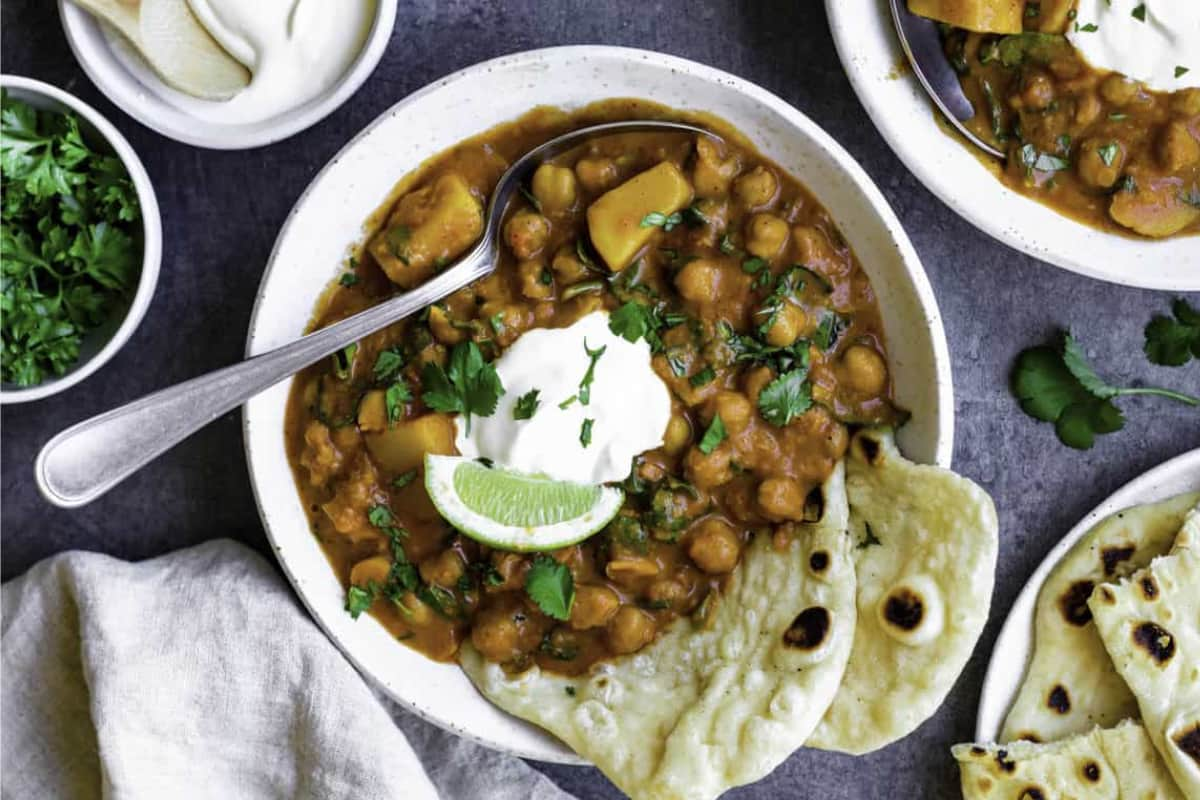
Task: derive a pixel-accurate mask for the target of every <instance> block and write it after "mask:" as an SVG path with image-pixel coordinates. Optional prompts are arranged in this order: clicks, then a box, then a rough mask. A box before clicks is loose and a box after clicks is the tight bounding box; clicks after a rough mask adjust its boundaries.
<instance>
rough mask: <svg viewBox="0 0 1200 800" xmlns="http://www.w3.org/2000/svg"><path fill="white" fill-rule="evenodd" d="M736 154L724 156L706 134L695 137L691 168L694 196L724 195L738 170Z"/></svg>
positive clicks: (718, 146)
mask: <svg viewBox="0 0 1200 800" xmlns="http://www.w3.org/2000/svg"><path fill="white" fill-rule="evenodd" d="M738 167H739V164H738V159H737V157H736V156H730V157H729V158H724V157H723V154H722V153H721V147H720V145H718V144H717V143H716V142H715V141H713V140H712V139H710V138H708V137H707V136H698V137H696V166H695V167H694V168H693V169H692V185H693V186H695V187H696V196H697V197H701V198H705V197H724V196H725V195H726V194H728V193H729V184H730V183H731V182H732V181H733V176H734V175H736V174H737V171H738Z"/></svg>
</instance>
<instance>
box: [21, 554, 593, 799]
mask: <svg viewBox="0 0 1200 800" xmlns="http://www.w3.org/2000/svg"><path fill="white" fill-rule="evenodd" d="M0 603H2V616H0V661H2V665H3V675H4V680H3V684H2V686H0V704H2V709H3V713H2V714H0V734H2V736H3V741H4V747H3V762H2V766H3V773H2V778H0V794H2V795H3V797H4V798H5V799H6V800H7V799H8V798H14V800H21V799H23V798H93V797H96V798H100V797H104V798H119V799H121V800H123V799H124V798H133V799H134V800H140V798H153V800H162V799H163V798H171V800H176V798H220V800H228V799H229V798H247V799H249V800H257V798H320V799H321V800H323V799H324V798H343V797H345V798H355V800H366V799H367V798H371V799H373V798H405V799H406V800H425V798H436V797H439V796H440V797H443V798H452V800H460V799H462V800H471V798H488V800H518V799H520V800H525V799H526V798H533V799H534V800H569V798H570V796H569V795H567V794H566V793H564V792H562V791H561V790H560V789H559V788H558V787H556V786H555V785H554V784H553V783H552V782H551V781H550V780H549V779H547V778H546V777H545V776H543V775H542V774H541V773H539V772H537V771H536V770H534V769H532V768H531V767H529V766H528V765H526V764H525V763H524V762H522V761H521V760H519V759H516V758H512V757H509V756H504V755H501V754H499V753H496V752H493V751H490V750H487V749H485V748H483V747H480V746H479V745H476V744H473V743H471V742H468V741H466V740H464V739H459V738H458V737H455V736H453V735H451V734H448V733H445V732H443V731H441V730H439V729H437V728H435V727H434V726H432V725H430V724H428V723H426V722H424V721H423V720H420V719H418V718H417V717H415V716H413V715H411V714H407V713H405V712H404V711H402V710H400V709H399V708H398V707H397V706H395V705H393V704H390V703H388V702H387V701H385V700H382V699H381V698H377V697H376V695H374V694H373V693H372V690H371V689H370V688H369V687H368V686H367V684H366V683H365V682H364V681H363V679H362V678H361V677H360V676H359V675H358V673H357V672H355V670H354V668H353V667H352V666H351V665H350V664H349V662H347V661H346V660H345V658H343V657H342V655H341V653H340V652H338V650H337V648H335V647H334V646H333V645H332V644H331V643H330V642H329V640H328V639H326V638H325V636H324V635H323V634H322V633H321V631H320V630H319V629H318V628H317V626H316V625H315V624H314V623H313V622H312V621H311V620H310V619H309V618H308V615H307V614H306V613H305V612H304V611H303V609H302V608H301V607H300V606H299V605H298V604H297V602H296V600H295V599H294V598H293V596H292V594H291V592H290V590H289V589H288V587H287V586H286V585H285V584H284V582H283V581H282V580H281V579H280V577H279V576H278V574H276V572H275V571H274V570H273V569H272V568H271V567H270V566H269V565H268V564H267V563H266V562H265V561H264V560H263V559H262V558H261V557H260V556H258V555H257V554H256V553H254V552H253V551H251V550H249V549H248V548H246V547H244V546H242V545H240V544H237V543H235V542H232V541H228V540H225V541H214V542H208V543H206V544H202V545H200V546H198V547H193V548H191V549H188V550H182V551H179V552H177V553H173V554H171V555H167V556H163V557H162V558H156V559H153V560H151V561H145V562H142V563H139V564H130V563H126V562H123V561H118V560H116V559H113V558H110V557H108V556H103V555H98V554H95V553H81V552H73V553H65V554H62V555H58V556H55V557H53V558H50V559H47V560H46V561H43V562H42V563H40V564H38V565H37V566H35V567H34V568H33V569H31V570H30V571H29V572H28V573H26V574H25V575H23V576H21V577H20V578H17V579H15V580H13V581H10V582H8V583H6V584H5V585H4V587H3V590H2V592H0ZM398 726H399V727H398Z"/></svg>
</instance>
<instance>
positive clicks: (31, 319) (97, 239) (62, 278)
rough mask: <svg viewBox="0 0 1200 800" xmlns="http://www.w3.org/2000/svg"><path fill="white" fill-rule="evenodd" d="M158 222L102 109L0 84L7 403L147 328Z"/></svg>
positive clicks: (2, 395) (74, 375)
mask: <svg viewBox="0 0 1200 800" xmlns="http://www.w3.org/2000/svg"><path fill="white" fill-rule="evenodd" d="M161 257H162V224H161V220H160V219H159V213H158V201H157V200H156V199H155V196H154V188H153V187H152V186H151V184H150V177H149V176H148V175H147V174H146V170H145V168H144V167H143V166H142V162H141V161H140V160H139V159H138V157H137V155H136V154H135V153H134V152H133V148H132V147H130V145H129V142H127V141H126V140H125V137H123V136H122V135H121V134H120V133H119V132H118V131H117V129H116V128H114V127H113V126H112V124H110V123H109V122H108V121H107V120H106V119H104V117H102V116H101V115H100V113H99V112H97V111H96V110H95V109H93V108H92V107H91V106H89V105H87V104H86V103H84V102H82V101H81V100H79V99H78V98H76V97H74V96H72V95H70V94H68V93H66V92H64V91H62V90H61V89H56V88H54V87H53V86H50V85H49V84H45V83H42V82H41V81H35V80H31V79H29V78H22V77H17V76H12V75H3V76H0V335H2V342H0V403H23V402H27V401H30V400H38V399H40V398H43V397H48V396H49V395H52V394H56V393H58V392H61V391H63V390H64V389H67V388H68V387H70V386H73V385H75V384H76V383H79V382H80V381H82V380H83V379H84V378H86V377H88V376H89V375H91V374H92V373H93V372H95V371H96V370H98V369H99V368H100V367H101V366H102V365H103V364H104V363H105V362H106V361H108V360H109V359H110V358H112V356H113V355H114V354H115V353H116V352H117V350H119V349H120V348H121V346H122V345H123V344H125V342H126V341H128V340H129V337H130V336H132V335H133V331H134V330H135V329H136V328H137V326H138V323H140V322H141V320H142V317H143V316H144V315H145V313H146V309H147V307H148V306H149V305H150V299H151V297H152V296H153V294H154V287H155V285H156V284H157V282H158V269H159V262H160V260H161Z"/></svg>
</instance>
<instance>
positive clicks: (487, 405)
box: [421, 341, 504, 432]
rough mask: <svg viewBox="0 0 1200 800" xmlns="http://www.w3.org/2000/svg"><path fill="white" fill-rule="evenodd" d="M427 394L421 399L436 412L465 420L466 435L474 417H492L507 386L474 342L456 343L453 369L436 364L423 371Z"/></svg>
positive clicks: (452, 363)
mask: <svg viewBox="0 0 1200 800" xmlns="http://www.w3.org/2000/svg"><path fill="white" fill-rule="evenodd" d="M421 384H422V386H423V388H424V391H423V392H422V394H421V400H422V401H423V402H424V403H425V405H427V406H429V407H430V408H431V409H433V410H434V411H445V412H447V413H459V414H462V415H463V416H464V417H466V427H467V432H470V430H471V415H472V414H478V415H479V416H481V417H490V416H491V415H492V414H494V413H496V403H497V402H499V400H500V396H501V395H503V394H504V385H503V384H502V383H501V382H500V376H499V375H497V374H496V368H495V366H493V365H492V364H490V363H488V362H486V361H484V360H483V353H482V352H480V350H479V345H477V344H475V342H473V341H466V342H461V343H459V344H456V345H455V346H454V350H452V351H451V353H450V366H449V368H447V369H442V367H441V366H439V365H437V364H433V363H429V364H426V365H425V367H424V369H422V370H421Z"/></svg>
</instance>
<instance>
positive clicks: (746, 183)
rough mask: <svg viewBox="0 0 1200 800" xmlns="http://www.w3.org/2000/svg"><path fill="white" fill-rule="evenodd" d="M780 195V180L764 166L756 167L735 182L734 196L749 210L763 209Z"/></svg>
mask: <svg viewBox="0 0 1200 800" xmlns="http://www.w3.org/2000/svg"><path fill="white" fill-rule="evenodd" d="M778 193H779V179H778V178H776V177H775V173H773V172H771V171H770V170H769V169H767V168H766V167H763V166H758V167H755V168H754V169H752V170H750V171H749V172H747V173H745V174H744V175H741V176H740V177H738V179H737V180H735V181H734V182H733V195H734V197H736V198H737V199H738V200H739V201H740V202H741V203H742V205H744V206H746V207H747V208H763V207H765V206H768V205H770V204H771V203H772V202H773V201H774V200H775V195H776V194H778Z"/></svg>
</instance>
